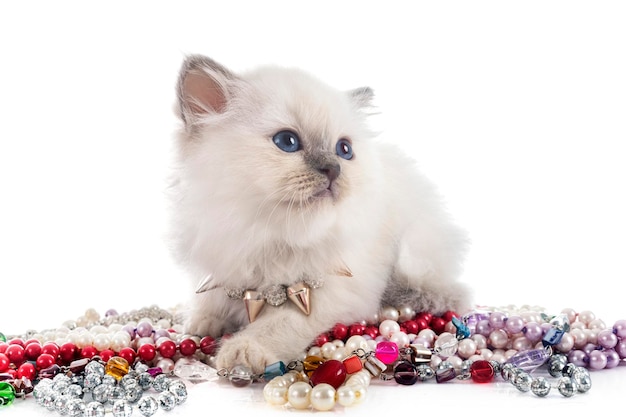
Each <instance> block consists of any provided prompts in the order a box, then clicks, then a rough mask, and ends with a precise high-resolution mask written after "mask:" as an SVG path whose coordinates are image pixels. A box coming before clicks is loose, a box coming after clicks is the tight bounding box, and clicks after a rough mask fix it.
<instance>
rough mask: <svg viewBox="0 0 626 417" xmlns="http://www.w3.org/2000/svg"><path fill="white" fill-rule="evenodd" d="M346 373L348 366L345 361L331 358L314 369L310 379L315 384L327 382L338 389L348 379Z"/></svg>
mask: <svg viewBox="0 0 626 417" xmlns="http://www.w3.org/2000/svg"><path fill="white" fill-rule="evenodd" d="M346 375H347V372H346V367H345V366H344V364H343V362H341V361H338V360H335V359H330V360H327V361H326V362H324V363H323V364H321V365H320V366H319V367H318V368H317V369H316V370H315V371H313V373H312V374H311V378H310V379H309V381H310V382H311V384H312V385H313V386H315V385H318V384H322V383H326V384H329V385H331V386H332V387H333V388H335V389H337V388H339V387H340V386H341V385H342V384H343V383H344V381H345V380H346Z"/></svg>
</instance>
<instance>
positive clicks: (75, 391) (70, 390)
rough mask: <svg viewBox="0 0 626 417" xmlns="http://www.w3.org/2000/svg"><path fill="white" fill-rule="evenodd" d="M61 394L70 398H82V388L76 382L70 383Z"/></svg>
mask: <svg viewBox="0 0 626 417" xmlns="http://www.w3.org/2000/svg"><path fill="white" fill-rule="evenodd" d="M63 394H64V395H67V396H68V397H72V398H83V389H82V388H81V387H80V385H78V384H72V385H70V386H69V387H67V388H66V389H65V391H63Z"/></svg>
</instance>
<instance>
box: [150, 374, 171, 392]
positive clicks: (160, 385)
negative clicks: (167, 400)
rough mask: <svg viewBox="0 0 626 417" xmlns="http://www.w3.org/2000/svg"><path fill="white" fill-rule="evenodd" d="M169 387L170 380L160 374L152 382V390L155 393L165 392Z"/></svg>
mask: <svg viewBox="0 0 626 417" xmlns="http://www.w3.org/2000/svg"><path fill="white" fill-rule="evenodd" d="M169 387H170V379H169V378H168V376H167V375H165V374H161V375H157V376H156V377H154V381H152V388H154V390H155V391H156V392H163V391H167V389H168V388H169Z"/></svg>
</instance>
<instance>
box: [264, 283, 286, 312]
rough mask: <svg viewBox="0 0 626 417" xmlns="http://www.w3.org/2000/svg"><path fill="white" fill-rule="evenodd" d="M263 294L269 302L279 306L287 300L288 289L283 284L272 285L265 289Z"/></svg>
mask: <svg viewBox="0 0 626 417" xmlns="http://www.w3.org/2000/svg"><path fill="white" fill-rule="evenodd" d="M262 296H263V298H264V299H265V302H266V303H267V304H269V305H271V306H274V307H278V306H279V305H281V304H284V303H285V301H287V291H286V290H285V287H283V286H282V285H272V286H270V287H268V288H266V289H264V290H263V292H262Z"/></svg>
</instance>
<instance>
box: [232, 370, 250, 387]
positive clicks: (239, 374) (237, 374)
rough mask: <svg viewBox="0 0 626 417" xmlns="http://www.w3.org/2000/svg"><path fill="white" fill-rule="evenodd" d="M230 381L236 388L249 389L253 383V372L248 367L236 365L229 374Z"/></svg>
mask: <svg viewBox="0 0 626 417" xmlns="http://www.w3.org/2000/svg"><path fill="white" fill-rule="evenodd" d="M228 380H229V381H230V383H231V384H233V386H235V387H247V386H248V385H250V384H251V383H252V370H251V369H250V368H248V367H246V366H242V365H236V366H234V367H233V369H231V371H230V372H229V374H228Z"/></svg>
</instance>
